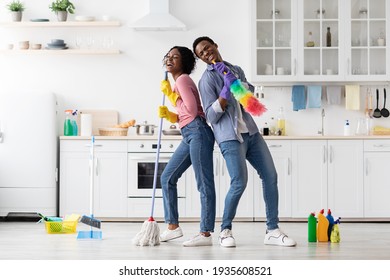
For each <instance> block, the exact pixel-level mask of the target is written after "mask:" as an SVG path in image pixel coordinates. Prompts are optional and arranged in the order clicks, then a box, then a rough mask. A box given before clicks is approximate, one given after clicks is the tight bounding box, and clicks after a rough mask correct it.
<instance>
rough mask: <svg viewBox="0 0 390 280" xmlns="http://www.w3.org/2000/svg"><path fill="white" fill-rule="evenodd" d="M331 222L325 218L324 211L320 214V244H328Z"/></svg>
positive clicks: (318, 235)
mask: <svg viewBox="0 0 390 280" xmlns="http://www.w3.org/2000/svg"><path fill="white" fill-rule="evenodd" d="M328 227H329V221H328V219H327V218H326V217H325V216H324V209H322V210H321V211H320V212H319V213H318V226H317V238H318V241H319V242H328V240H329V239H328Z"/></svg>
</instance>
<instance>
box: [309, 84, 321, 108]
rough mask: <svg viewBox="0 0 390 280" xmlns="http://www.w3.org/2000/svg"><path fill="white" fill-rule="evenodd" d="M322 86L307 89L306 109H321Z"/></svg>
mask: <svg viewBox="0 0 390 280" xmlns="http://www.w3.org/2000/svg"><path fill="white" fill-rule="evenodd" d="M321 96H322V86H308V87H307V108H321V105H322V104H321Z"/></svg>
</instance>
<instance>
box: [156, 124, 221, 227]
mask: <svg viewBox="0 0 390 280" xmlns="http://www.w3.org/2000/svg"><path fill="white" fill-rule="evenodd" d="M181 133H182V136H183V140H182V142H181V143H180V145H179V146H178V147H177V149H176V151H175V152H174V153H173V155H172V158H171V159H170V160H169V162H168V164H167V166H166V167H165V169H164V171H163V173H162V174H161V186H162V192H163V201H164V215H165V222H166V223H169V224H178V223H179V212H178V205H177V201H178V200H177V181H178V180H179V178H180V177H181V176H182V175H183V173H184V172H185V171H186V170H187V169H188V168H189V167H190V166H191V164H192V167H193V169H194V173H195V179H196V183H197V187H198V191H199V192H200V203H201V217H200V232H213V231H214V226H215V207H216V206H215V185H214V168H213V150H214V134H213V132H212V130H211V128H210V127H209V125H208V124H207V123H206V121H205V120H204V119H203V118H201V117H196V118H195V119H194V120H193V121H192V122H191V123H189V124H187V125H186V126H185V127H183V128H182V129H181Z"/></svg>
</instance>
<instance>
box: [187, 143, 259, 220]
mask: <svg viewBox="0 0 390 280" xmlns="http://www.w3.org/2000/svg"><path fill="white" fill-rule="evenodd" d="M213 161H214V162H213V163H214V182H215V192H216V217H217V218H222V216H223V211H224V207H225V197H226V194H227V192H228V190H229V188H230V176H229V173H228V171H227V168H226V163H225V159H224V158H223V156H222V154H221V152H220V150H219V147H215V149H214V157H213ZM247 165H248V178H249V179H248V184H247V188H246V189H245V192H244V193H243V195H242V196H241V199H240V202H239V204H238V207H237V212H236V218H242V219H248V218H249V219H250V220H252V219H253V170H252V168H251V167H250V164H249V163H247ZM186 182H187V188H186V198H187V199H186V216H187V217H189V218H194V217H197V218H199V217H200V196H199V192H198V190H197V186H196V180H195V176H194V173H193V169H192V167H190V168H189V169H188V170H187V171H186Z"/></svg>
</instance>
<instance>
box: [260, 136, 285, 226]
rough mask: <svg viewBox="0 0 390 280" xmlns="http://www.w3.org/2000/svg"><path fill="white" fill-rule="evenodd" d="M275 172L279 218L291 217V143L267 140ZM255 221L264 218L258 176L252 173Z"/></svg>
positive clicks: (263, 206)
mask: <svg viewBox="0 0 390 280" xmlns="http://www.w3.org/2000/svg"><path fill="white" fill-rule="evenodd" d="M266 142H267V144H268V148H269V149H270V152H271V155H272V158H273V161H274V164H275V168H276V172H277V173H278V190H279V217H280V218H290V217H291V195H292V194H291V141H290V140H267V141H266ZM253 178H254V179H253V180H254V209H255V213H254V214H255V219H257V218H265V217H266V214H265V204H264V199H263V186H262V183H261V180H260V177H259V175H258V174H257V173H256V171H253Z"/></svg>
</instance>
